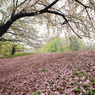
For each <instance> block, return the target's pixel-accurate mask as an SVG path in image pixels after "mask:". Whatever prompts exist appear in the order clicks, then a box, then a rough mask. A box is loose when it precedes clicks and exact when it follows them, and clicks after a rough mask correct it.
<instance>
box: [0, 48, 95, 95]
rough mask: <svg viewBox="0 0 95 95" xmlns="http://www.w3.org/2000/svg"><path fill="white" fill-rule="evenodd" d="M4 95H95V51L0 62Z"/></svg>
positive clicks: (43, 55) (40, 55)
mask: <svg viewBox="0 0 95 95" xmlns="http://www.w3.org/2000/svg"><path fill="white" fill-rule="evenodd" d="M0 95H95V50H89V51H81V52H71V53H42V54H32V55H27V56H23V57H16V58H3V59H0Z"/></svg>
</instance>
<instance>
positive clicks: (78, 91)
mask: <svg viewBox="0 0 95 95" xmlns="http://www.w3.org/2000/svg"><path fill="white" fill-rule="evenodd" d="M73 92H75V93H80V92H81V90H80V89H79V88H76V89H74V90H73Z"/></svg>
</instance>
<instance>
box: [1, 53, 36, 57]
mask: <svg viewBox="0 0 95 95" xmlns="http://www.w3.org/2000/svg"><path fill="white" fill-rule="evenodd" d="M36 53H37V52H36ZM36 53H35V52H34V53H20V54H14V55H8V56H0V58H7V57H13V58H14V57H20V56H25V55H31V54H36Z"/></svg>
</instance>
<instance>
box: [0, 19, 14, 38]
mask: <svg viewBox="0 0 95 95" xmlns="http://www.w3.org/2000/svg"><path fill="white" fill-rule="evenodd" d="M12 23H13V22H12V21H11V20H9V21H7V22H6V23H5V24H4V25H2V26H0V37H2V35H3V34H5V33H6V32H7V30H8V29H9V28H10V26H11V25H12Z"/></svg>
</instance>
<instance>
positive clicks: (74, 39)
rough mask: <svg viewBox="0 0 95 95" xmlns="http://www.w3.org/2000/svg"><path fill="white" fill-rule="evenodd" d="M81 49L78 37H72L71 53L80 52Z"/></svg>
mask: <svg viewBox="0 0 95 95" xmlns="http://www.w3.org/2000/svg"><path fill="white" fill-rule="evenodd" d="M79 48H80V46H79V43H78V38H77V37H76V36H72V37H70V50H71V51H78V50H79Z"/></svg>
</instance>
